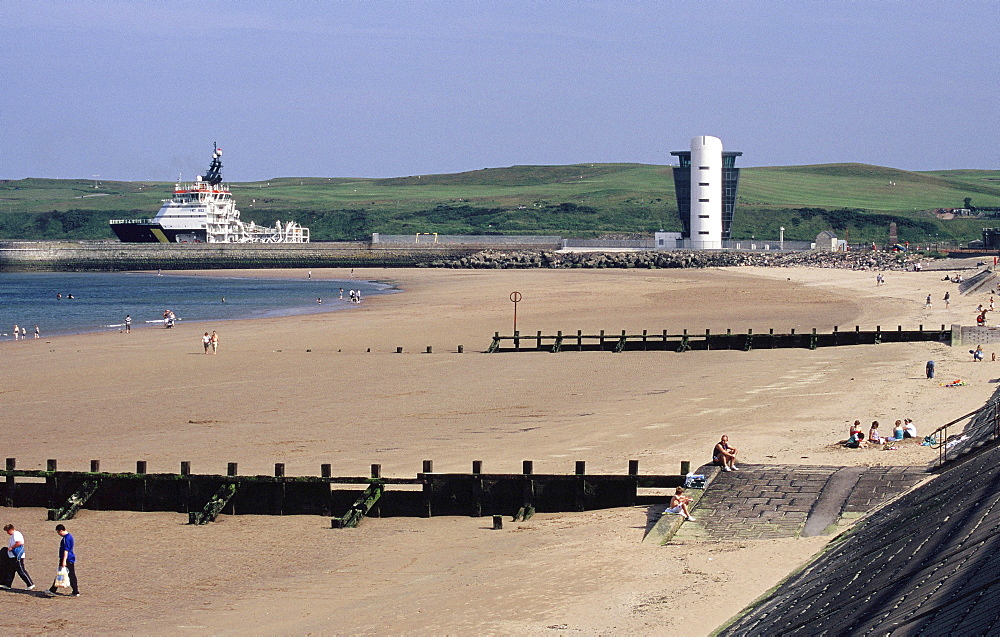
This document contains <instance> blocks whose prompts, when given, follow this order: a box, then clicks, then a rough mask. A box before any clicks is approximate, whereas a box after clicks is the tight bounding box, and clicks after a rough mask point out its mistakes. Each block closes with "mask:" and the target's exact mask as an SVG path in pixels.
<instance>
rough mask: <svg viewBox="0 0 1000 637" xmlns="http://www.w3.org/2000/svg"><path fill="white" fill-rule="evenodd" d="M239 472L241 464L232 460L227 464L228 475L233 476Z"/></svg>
mask: <svg viewBox="0 0 1000 637" xmlns="http://www.w3.org/2000/svg"><path fill="white" fill-rule="evenodd" d="M238 473H239V465H238V464H237V463H235V462H230V463H229V464H227V465H226V475H227V476H230V477H232V476H235V475H237V474H238Z"/></svg>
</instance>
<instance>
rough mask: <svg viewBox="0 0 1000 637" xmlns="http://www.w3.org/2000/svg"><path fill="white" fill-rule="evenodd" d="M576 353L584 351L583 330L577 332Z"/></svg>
mask: <svg viewBox="0 0 1000 637" xmlns="http://www.w3.org/2000/svg"><path fill="white" fill-rule="evenodd" d="M576 351H578V352H582V351H583V330H577V331H576Z"/></svg>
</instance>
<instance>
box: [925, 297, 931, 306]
mask: <svg viewBox="0 0 1000 637" xmlns="http://www.w3.org/2000/svg"><path fill="white" fill-rule="evenodd" d="M924 308H926V309H930V308H931V295H930V294H928V295H927V300H926V301H924Z"/></svg>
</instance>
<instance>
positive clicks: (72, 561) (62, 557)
mask: <svg viewBox="0 0 1000 637" xmlns="http://www.w3.org/2000/svg"><path fill="white" fill-rule="evenodd" d="M56 533H58V534H59V535H60V537H61V539H60V540H59V568H64V569H66V570H67V571H69V585H70V588H72V589H73V593H72V595H73V597H79V596H80V587H79V585H78V584H77V581H76V553H74V552H73V549H74V547H75V545H76V542H75V541H74V540H73V536H72V534H70V532H69V531H67V530H66V526H65V525H62V524H57V525H56ZM49 592H50V593H52V594H53V595H55V594H56V583H55V581H53V582H52V586H51V587H50V588H49Z"/></svg>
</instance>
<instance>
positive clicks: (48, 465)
mask: <svg viewBox="0 0 1000 637" xmlns="http://www.w3.org/2000/svg"><path fill="white" fill-rule="evenodd" d="M58 464H59V463H57V462H56V460H55V458H50V459H48V460H46V461H45V470H46V471H48V472H49V473H51V474H52V475H49V476H45V487H46V490H47V491H48V496H49V504H48V507H47V508H49V509H54V508H56V507H57V506H59V503H60V501H59V478H57V477H56V475H55V472H56V470H57V467H58Z"/></svg>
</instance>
